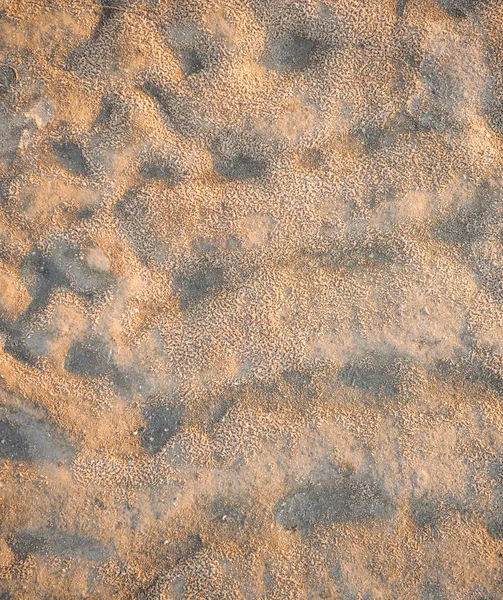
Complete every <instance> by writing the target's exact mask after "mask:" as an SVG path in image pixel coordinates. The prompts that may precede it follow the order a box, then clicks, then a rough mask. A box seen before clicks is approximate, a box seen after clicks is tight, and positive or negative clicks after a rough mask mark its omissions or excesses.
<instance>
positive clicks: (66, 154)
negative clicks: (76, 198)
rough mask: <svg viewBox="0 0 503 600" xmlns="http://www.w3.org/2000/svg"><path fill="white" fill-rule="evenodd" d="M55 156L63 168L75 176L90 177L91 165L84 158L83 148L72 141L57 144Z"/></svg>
mask: <svg viewBox="0 0 503 600" xmlns="http://www.w3.org/2000/svg"><path fill="white" fill-rule="evenodd" d="M52 148H53V150H54V154H55V155H56V158H57V159H58V160H59V162H60V163H61V164H62V165H63V167H64V168H65V169H66V170H67V171H70V172H71V173H73V174H74V175H81V176H87V175H89V163H88V162H87V159H86V158H85V156H84V152H83V151H82V148H81V147H80V146H79V145H78V144H77V143H76V142H73V141H71V140H65V141H60V142H55V143H54V144H53V147H52Z"/></svg>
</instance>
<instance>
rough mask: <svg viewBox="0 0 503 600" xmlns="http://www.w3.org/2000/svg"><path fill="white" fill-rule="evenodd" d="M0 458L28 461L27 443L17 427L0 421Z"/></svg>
mask: <svg viewBox="0 0 503 600" xmlns="http://www.w3.org/2000/svg"><path fill="white" fill-rule="evenodd" d="M0 458H8V459H10V460H29V458H30V453H29V451H28V443H27V442H26V439H25V438H24V436H23V434H22V433H21V432H20V431H19V430H18V428H17V427H15V426H14V425H12V423H10V422H9V421H8V420H6V419H0Z"/></svg>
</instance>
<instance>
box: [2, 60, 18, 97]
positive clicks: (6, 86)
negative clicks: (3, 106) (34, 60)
mask: <svg viewBox="0 0 503 600" xmlns="http://www.w3.org/2000/svg"><path fill="white" fill-rule="evenodd" d="M16 82H17V77H16V71H15V70H14V68H13V67H10V66H8V65H0V96H1V95H3V94H7V93H8V92H9V91H10V90H11V88H12V87H14V85H15V84H16Z"/></svg>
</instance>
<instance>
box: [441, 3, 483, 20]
mask: <svg viewBox="0 0 503 600" xmlns="http://www.w3.org/2000/svg"><path fill="white" fill-rule="evenodd" d="M437 2H438V5H439V6H440V7H441V8H443V9H444V10H445V11H446V12H447V13H448V14H449V15H450V16H451V17H458V18H462V17H467V16H468V15H469V14H470V13H471V12H473V11H474V10H475V9H476V8H477V5H478V4H479V3H480V0H437Z"/></svg>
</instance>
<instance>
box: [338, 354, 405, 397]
mask: <svg viewBox="0 0 503 600" xmlns="http://www.w3.org/2000/svg"><path fill="white" fill-rule="evenodd" d="M406 372H407V362H406V360H405V358H404V357H403V356H401V355H400V354H399V353H397V352H396V351H394V350H392V349H384V350H379V351H377V350H376V351H374V352H371V353H369V354H366V355H364V356H362V357H361V358H357V359H355V360H353V361H351V362H350V363H348V364H347V365H346V366H344V367H343V368H342V369H341V371H340V372H339V377H340V378H341V379H342V381H343V382H344V383H345V384H346V385H348V386H350V387H353V388H356V389H359V390H361V391H363V392H369V393H371V394H375V395H376V396H385V397H387V398H395V397H396V396H398V395H399V394H400V392H401V390H402V387H403V384H404V382H405V378H406Z"/></svg>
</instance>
